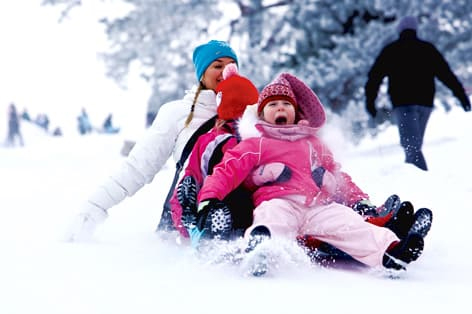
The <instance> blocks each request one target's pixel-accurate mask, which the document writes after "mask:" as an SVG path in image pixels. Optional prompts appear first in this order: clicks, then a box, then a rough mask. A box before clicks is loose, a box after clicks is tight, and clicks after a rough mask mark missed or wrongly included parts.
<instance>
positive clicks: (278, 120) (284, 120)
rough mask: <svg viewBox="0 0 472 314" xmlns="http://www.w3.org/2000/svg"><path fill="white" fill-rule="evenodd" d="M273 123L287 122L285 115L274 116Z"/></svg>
mask: <svg viewBox="0 0 472 314" xmlns="http://www.w3.org/2000/svg"><path fill="white" fill-rule="evenodd" d="M275 124H287V118H286V117H277V118H275Z"/></svg>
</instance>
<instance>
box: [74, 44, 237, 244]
mask: <svg viewBox="0 0 472 314" xmlns="http://www.w3.org/2000/svg"><path fill="white" fill-rule="evenodd" d="M193 63H194V65H195V73H196V77H197V81H198V82H199V84H198V86H194V87H193V88H192V89H191V90H190V91H187V93H186V95H185V96H184V97H183V98H182V99H180V100H175V101H171V102H168V103H166V104H164V105H162V106H161V108H160V109H159V112H158V114H157V116H156V118H155V120H154V122H153V123H152V125H151V126H150V127H149V129H148V130H147V131H146V133H145V135H144V136H143V138H142V139H140V140H139V141H137V142H136V144H135V146H134V147H133V149H132V150H131V152H130V153H129V155H128V157H127V158H126V160H124V162H123V164H122V165H121V167H120V168H119V169H118V170H117V171H116V172H115V173H114V174H112V175H111V176H109V177H108V179H107V180H106V181H105V182H103V184H102V185H101V186H99V187H98V188H97V189H96V190H95V192H94V193H92V194H91V195H90V197H89V198H88V200H87V201H86V202H85V204H84V205H83V206H82V208H81V211H80V213H79V215H78V216H77V217H76V218H75V220H74V222H73V224H72V226H71V228H70V229H69V230H68V234H67V240H69V241H79V240H86V239H88V238H90V237H91V236H92V235H93V232H94V231H95V228H96V226H97V225H98V224H99V223H102V222H103V221H105V219H106V217H107V216H108V210H109V209H110V208H111V207H113V206H115V205H117V204H118V203H120V202H121V201H122V200H123V199H125V198H126V197H127V196H132V195H134V194H135V193H136V192H137V191H138V190H139V189H140V188H142V187H143V186H144V185H145V184H148V183H150V182H151V181H152V180H153V178H154V176H155V175H156V174H157V173H158V172H159V171H160V170H161V168H162V166H163V165H164V164H165V163H166V161H167V160H168V159H169V157H170V156H171V154H172V155H173V158H174V160H175V162H176V163H177V162H178V161H179V160H180V157H181V154H182V151H183V150H184V147H185V145H186V143H187V141H188V140H189V139H190V137H191V136H192V134H193V133H194V132H195V131H196V130H197V129H198V128H199V127H200V126H201V125H202V124H204V123H205V122H206V121H208V120H209V119H211V118H212V117H213V116H215V115H216V108H217V104H216V95H215V92H214V90H215V88H216V85H217V84H218V83H219V82H220V81H221V80H222V79H223V78H222V72H223V69H224V67H225V66H226V65H227V64H228V63H236V64H237V63H238V59H237V56H236V54H235V52H234V51H233V49H232V48H231V47H230V46H229V45H228V44H227V43H226V42H222V41H216V40H211V41H209V42H208V43H205V44H202V45H200V46H198V47H196V48H195V50H194V52H193Z"/></svg>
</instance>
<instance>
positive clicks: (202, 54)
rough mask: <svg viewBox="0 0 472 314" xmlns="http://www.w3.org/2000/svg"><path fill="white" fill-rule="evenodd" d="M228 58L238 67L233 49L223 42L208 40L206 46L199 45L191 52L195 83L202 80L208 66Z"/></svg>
mask: <svg viewBox="0 0 472 314" xmlns="http://www.w3.org/2000/svg"><path fill="white" fill-rule="evenodd" d="M223 57H228V58H231V59H233V60H234V61H235V62H236V65H238V57H237V56H236V53H235V52H234V50H233V48H231V47H230V45H229V44H228V43H227V42H225V41H220V40H210V41H209V42H207V43H206V44H203V45H200V46H198V47H197V48H195V50H194V51H193V58H192V59H193V64H194V65H195V74H196V75H197V81H200V80H201V79H202V76H203V73H205V70H206V69H207V68H208V66H209V65H210V64H211V63H212V62H213V61H215V60H216V59H218V58H223Z"/></svg>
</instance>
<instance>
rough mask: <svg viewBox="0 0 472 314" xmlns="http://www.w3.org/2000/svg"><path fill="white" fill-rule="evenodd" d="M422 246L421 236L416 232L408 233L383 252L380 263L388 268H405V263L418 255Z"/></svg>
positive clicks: (414, 259)
mask: <svg viewBox="0 0 472 314" xmlns="http://www.w3.org/2000/svg"><path fill="white" fill-rule="evenodd" d="M423 248H424V240H423V237H422V236H421V235H420V234H418V233H410V234H408V236H407V237H406V238H405V239H403V240H401V241H400V242H398V243H397V244H396V245H395V246H394V247H393V248H390V249H388V250H387V252H385V254H384V256H383V261H382V264H383V266H384V267H385V268H388V269H395V270H402V269H403V270H405V269H406V265H408V264H409V263H411V262H413V261H416V260H417V259H418V257H420V255H421V253H422V252H423Z"/></svg>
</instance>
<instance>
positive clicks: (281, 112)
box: [262, 100, 295, 124]
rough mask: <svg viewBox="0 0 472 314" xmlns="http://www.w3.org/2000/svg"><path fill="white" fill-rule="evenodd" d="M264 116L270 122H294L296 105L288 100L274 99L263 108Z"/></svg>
mask: <svg viewBox="0 0 472 314" xmlns="http://www.w3.org/2000/svg"><path fill="white" fill-rule="evenodd" d="M262 117H263V119H264V121H266V122H268V123H270V124H294V123H295V107H294V106H293V105H292V104H291V103H290V102H288V101H286V100H272V101H269V102H268V103H267V104H266V105H265V106H264V109H262Z"/></svg>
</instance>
